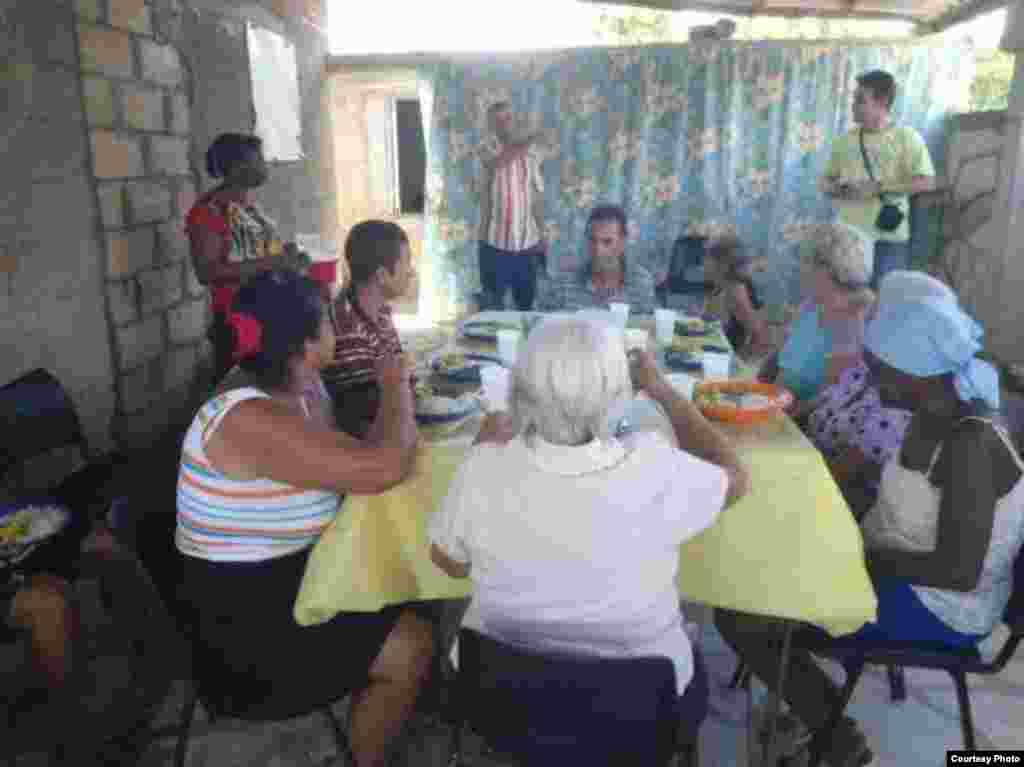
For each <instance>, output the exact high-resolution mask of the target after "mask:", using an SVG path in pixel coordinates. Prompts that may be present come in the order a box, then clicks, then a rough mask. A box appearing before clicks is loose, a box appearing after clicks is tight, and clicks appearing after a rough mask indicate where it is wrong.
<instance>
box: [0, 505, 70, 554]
mask: <svg viewBox="0 0 1024 767" xmlns="http://www.w3.org/2000/svg"><path fill="white" fill-rule="evenodd" d="M66 519H67V512H66V511H64V510H63V509H61V508H60V507H59V506H25V507H24V508H22V509H18V511H15V512H14V513H13V514H10V515H8V516H5V517H2V518H0V546H17V545H18V544H27V543H31V542H33V541H38V540H40V539H42V538H46V537H47V536H49V535H52V534H53V533H55V532H57V531H58V530H60V529H61V527H62V526H63V525H64V522H65V521H66Z"/></svg>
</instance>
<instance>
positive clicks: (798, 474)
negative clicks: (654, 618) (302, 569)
mask: <svg viewBox="0 0 1024 767" xmlns="http://www.w3.org/2000/svg"><path fill="white" fill-rule="evenodd" d="M636 324H638V325H640V326H645V324H644V323H643V322H642V321H641V322H639V323H636ZM715 343H718V341H715ZM641 410H642V411H643V412H647V413H652V412H653V409H652V408H647V409H646V410H644V409H643V408H641ZM633 425H634V428H665V426H666V423H665V422H664V421H662V422H661V423H659V422H658V418H657V416H656V415H652V416H651V417H650V418H649V419H644V418H638V419H635V420H634V424H633ZM476 426H477V427H478V424H476ZM722 429H723V431H724V432H725V433H726V434H727V436H728V437H729V439H730V440H731V441H732V442H733V444H734V445H735V446H736V448H737V450H738V452H739V454H740V456H741V457H742V458H743V460H744V461H745V462H746V464H747V466H748V468H749V470H750V474H751V483H752V490H751V492H750V494H749V495H748V496H747V497H745V498H744V499H742V500H741V501H739V502H738V503H736V504H735V505H733V506H732V507H730V508H729V509H726V510H725V511H723V512H722V514H721V515H720V516H719V519H718V520H717V522H716V523H715V524H714V525H713V526H712V527H711V528H709V529H708V530H706V531H704V532H703V533H701V534H700V535H698V536H697V537H695V538H693V539H691V540H690V541H688V542H687V543H686V544H684V545H683V546H682V547H681V548H680V555H679V577H678V587H679V593H680V596H681V598H683V599H685V600H688V601H691V602H699V603H703V604H706V605H711V606H714V607H726V608H730V609H734V610H741V611H744V612H750V613H759V614H765V615H773V616H777V617H784V618H792V619H796V620H801V621H806V622H808V623H812V624H815V625H818V626H821V627H822V628H824V629H825V630H827V631H828V632H830V633H831V634H833V635H839V634H844V633H848V632H850V631H854V630H856V629H857V628H859V627H860V626H861V625H863V624H864V623H865V622H867V621H871V620H874V619H875V614H876V609H877V602H876V600H875V594H874V591H873V589H872V587H871V582H870V579H869V578H868V574H867V570H866V569H865V564H864V551H863V544H862V540H861V536H860V533H859V531H858V529H857V526H856V524H855V522H854V520H853V517H852V515H851V514H850V511H849V509H848V508H847V506H846V503H845V501H844V500H843V497H842V495H841V493H840V492H839V489H838V487H837V486H836V485H835V483H834V482H833V480H832V478H831V476H830V474H829V472H828V469H827V467H826V465H825V463H824V460H823V459H822V458H821V456H820V454H819V453H818V451H817V450H815V448H814V447H813V445H811V443H810V442H809V441H808V440H807V439H806V437H804V435H803V434H802V433H801V432H800V430H799V429H798V428H797V427H796V425H795V424H794V423H793V422H792V421H791V420H790V419H789V418H787V417H785V416H781V417H779V418H778V419H775V420H773V421H771V422H768V423H765V424H761V425H758V426H756V427H744V428H732V427H725V426H723V427H722ZM474 436H475V428H474V424H468V425H467V426H466V428H465V429H464V430H463V432H462V433H460V434H456V435H454V436H446V437H444V438H441V439H438V440H435V441H425V442H424V443H423V444H422V446H421V447H420V450H419V454H418V455H417V459H416V465H415V468H414V470H413V473H412V475H411V477H410V478H409V479H408V480H407V481H405V482H403V483H402V484H401V485H399V486H397V487H395V488H393V489H392V490H390V491H388V492H386V493H382V494H380V495H375V496H351V495H350V496H349V497H348V498H346V500H345V507H344V509H343V511H342V513H340V514H339V515H338V517H337V519H336V520H335V521H334V522H333V523H332V524H331V525H330V526H329V527H328V528H327V530H326V531H325V532H324V533H323V535H322V537H321V539H320V541H319V542H318V543H317V545H316V546H315V547H314V550H313V552H312V555H311V557H310V562H309V565H308V567H307V571H306V575H305V578H304V580H303V584H302V588H301V590H300V593H299V597H298V600H297V602H296V607H295V617H296V620H297V621H298V622H299V623H300V624H303V625H311V624H315V623H320V622H323V621H326V620H329V619H330V618H331V617H333V616H334V615H335V614H337V613H338V612H342V611H374V610H379V609H380V608H382V607H384V606H386V605H390V604H397V603H402V602H408V601H415V600H435V599H455V598H461V597H465V596H467V595H468V594H469V588H470V584H469V582H468V581H466V580H455V579H452V578H449V577H448V576H446V575H445V574H444V573H442V572H441V571H440V570H439V569H438V568H437V567H435V566H434V564H433V563H432V562H431V561H430V557H429V543H428V541H427V536H426V527H427V519H428V516H429V514H430V513H431V512H432V511H433V509H435V508H437V506H438V504H439V503H440V501H441V499H442V498H443V497H444V494H445V492H446V491H447V488H448V484H449V482H450V480H451V477H452V474H453V472H454V471H455V468H456V467H457V466H458V465H459V464H460V462H461V461H462V460H463V459H464V457H465V455H466V453H467V452H468V451H469V449H470V445H471V442H472V440H473V438H474Z"/></svg>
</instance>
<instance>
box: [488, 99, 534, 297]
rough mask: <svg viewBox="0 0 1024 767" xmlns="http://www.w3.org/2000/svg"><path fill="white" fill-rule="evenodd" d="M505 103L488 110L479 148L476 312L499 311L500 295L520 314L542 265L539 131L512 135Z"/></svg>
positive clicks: (507, 105)
mask: <svg viewBox="0 0 1024 767" xmlns="http://www.w3.org/2000/svg"><path fill="white" fill-rule="evenodd" d="M514 121H515V117H514V115H513V114H512V109H511V107H510V106H509V104H508V102H505V101H499V102H497V103H496V104H492V105H491V106H490V108H489V109H488V110H487V123H488V128H489V129H490V131H491V134H490V136H488V138H487V140H486V141H484V143H483V144H482V146H481V147H480V149H479V152H478V153H479V155H480V160H481V162H482V163H483V166H484V178H483V182H484V183H483V194H482V195H481V213H480V284H481V286H482V288H483V291H482V293H481V295H480V308H481V309H503V308H504V306H505V292H506V291H507V290H510V289H511V291H512V298H513V299H514V300H515V303H516V307H517V308H518V309H519V310H520V311H525V310H528V309H530V308H532V307H533V299H534V295H535V293H536V290H537V270H538V268H544V265H545V263H546V262H545V258H544V256H545V243H544V179H543V178H542V176H541V172H540V164H541V162H542V161H543V158H542V157H541V156H540V153H539V152H538V151H537V142H538V140H539V139H540V134H539V133H533V134H531V135H529V136H526V137H524V138H521V137H517V136H515V135H514V132H513V124H514Z"/></svg>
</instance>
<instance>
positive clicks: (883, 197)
mask: <svg viewBox="0 0 1024 767" xmlns="http://www.w3.org/2000/svg"><path fill="white" fill-rule="evenodd" d="M857 135H858V136H859V137H860V156H861V157H863V158H864V167H865V168H866V169H867V172H868V178H870V179H871V180H872V181H874V182H875V183H876V184H878V198H879V199H880V200H881V201H882V202H888V200H887V199H886V198H887V197H888V196H889V195H887V194H886V193H885V192H883V191H882V184H881V182H880V181H879V180H878V179H877V178H875V171H874V169H873V168H872V167H871V158H870V157H868V150H867V147H865V146H864V129H863V128H861V129H860V131H859V132H858V134H857Z"/></svg>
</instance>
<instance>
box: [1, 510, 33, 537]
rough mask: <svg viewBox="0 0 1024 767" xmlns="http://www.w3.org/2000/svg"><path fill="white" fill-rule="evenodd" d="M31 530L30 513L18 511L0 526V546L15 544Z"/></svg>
mask: <svg viewBox="0 0 1024 767" xmlns="http://www.w3.org/2000/svg"><path fill="white" fill-rule="evenodd" d="M31 529H32V512H31V511H29V510H28V509H26V510H24V511H18V512H15V513H14V514H11V516H9V517H7V519H5V520H4V521H3V523H2V524H0V544H4V543H17V542H18V541H20V540H21V539H22V538H24V537H25V536H26V535H28V533H29V530H31Z"/></svg>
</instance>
